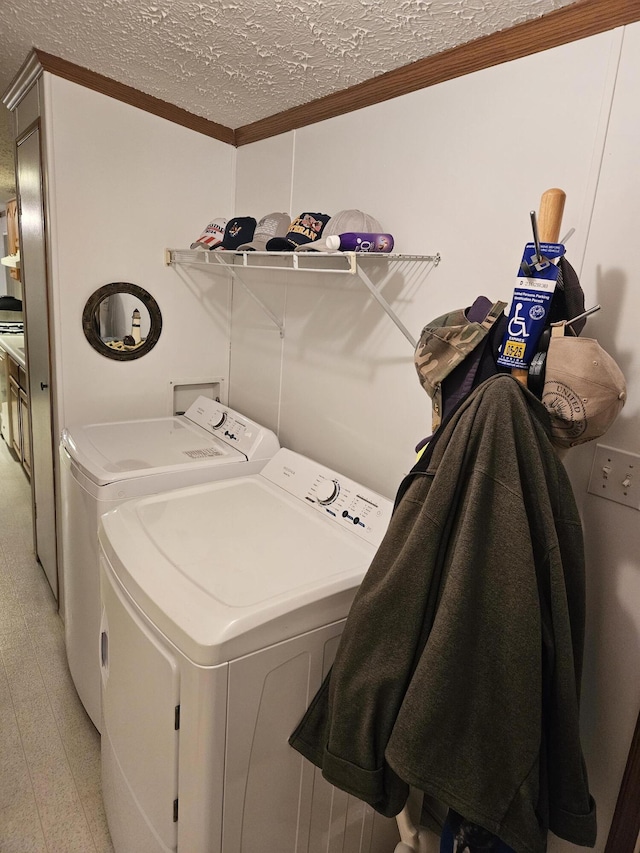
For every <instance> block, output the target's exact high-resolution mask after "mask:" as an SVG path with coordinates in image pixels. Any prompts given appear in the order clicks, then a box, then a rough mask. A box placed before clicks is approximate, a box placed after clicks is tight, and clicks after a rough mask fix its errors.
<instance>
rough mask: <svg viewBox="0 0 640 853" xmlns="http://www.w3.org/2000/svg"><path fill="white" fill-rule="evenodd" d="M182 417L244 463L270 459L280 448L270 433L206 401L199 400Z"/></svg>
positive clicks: (206, 399)
mask: <svg viewBox="0 0 640 853" xmlns="http://www.w3.org/2000/svg"><path fill="white" fill-rule="evenodd" d="M184 416H185V418H188V420H190V421H191V422H192V423H194V424H196V425H197V426H199V427H202V429H204V430H206V431H207V432H208V433H211V435H215V436H217V438H219V439H220V440H221V441H224V442H225V444H230V445H231V446H232V447H235V448H236V449H237V450H239V451H240V452H241V453H244V455H245V456H246V457H247V459H252V458H256V457H257V458H268V457H271V456H273V454H274V453H275V452H276V450H277V449H278V447H279V446H280V444H279V442H278V439H277V438H276V435H275V433H273V432H272V431H271V430H270V429H267V428H266V427H263V426H260V424H257V423H256V422H255V421H252V420H251V419H250V418H246V417H245V416H244V415H241V414H239V413H238V412H234V410H233V409H230V408H229V407H228V406H225V405H223V403H219V402H218V401H217V400H211V399H209V398H208V397H198V399H197V400H196V401H195V402H194V403H192V404H191V405H190V406H189V408H188V409H187V411H186V412H185V413H184Z"/></svg>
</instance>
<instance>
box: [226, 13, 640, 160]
mask: <svg viewBox="0 0 640 853" xmlns="http://www.w3.org/2000/svg"><path fill="white" fill-rule="evenodd" d="M637 20H640V0H579V1H578V2H577V3H573V4H572V5H571V6H565V7H563V8H562V9H558V10H556V11H555V12H551V13H550V14H548V15H544V16H542V17H540V18H536V19H535V20H533V21H526V22H525V23H522V24H518V25H517V26H515V27H512V28H511V29H508V30H502V31H500V32H497V33H493V34H491V35H488V36H483V37H482V38H479V39H476V40H475V41H472V42H469V43H467V44H463V45H460V46H458V47H454V48H452V49H451V50H446V51H444V52H443V53H439V54H437V55H435V56H430V57H427V58H426V59H419V60H418V61H417V62H412V63H410V64H409V65H405V66H403V67H402V68H397V69H395V70H394V71H388V72H387V73H386V74H381V75H379V76H378V77H373V78H372V79H371V80H366V81H364V82H363V83H359V84H358V85H356V86H351V87H349V88H348V89H343V90H342V91H340V92H335V93H333V94H332V95H326V96H325V97H323V98H318V99H317V100H315V101H311V102H310V103H308V104H303V105H302V106H299V107H293V108H292V109H289V110H284V111H283V112H281V113H276V114H275V115H273V116H269V117H268V118H264V119H261V120H260V121H256V122H253V123H252V124H246V125H244V126H242V127H239V128H237V129H236V132H235V137H236V145H247V144H249V143H251V142H257V141H259V140H261V139H267V138H269V137H271V136H276V135H277V134H280V133H285V132H287V131H290V130H296V129H297V128H299V127H305V126H306V125H309V124H314V123H315V122H319V121H325V120H326V119H330V118H334V117H335V116H339V115H343V114H345V113H348V112H352V111H353V110H359V109H362V108H363V107H369V106H372V105H373V104H378V103H381V102H382V101H387V100H390V99H391V98H397V97H399V96H400V95H406V94H408V93H409V92H415V91H417V90H418V89H424V88H426V87H428V86H433V85H435V84H436V83H443V82H444V81H446V80H452V79H454V78H456V77H461V76H463V75H465V74H471V73H473V72H474V71H481V70H482V69H484V68H490V67H491V66H493V65H499V64H501V63H503V62H510V61H511V60H513V59H521V58H522V57H524V56H529V55H531V54H534V53H539V52H540V51H543V50H548V49H549V48H552V47H558V46H560V45H562V44H568V43H569V42H572V41H577V40H578V39H583V38H587V37H588V36H592V35H596V34H598V33H601V32H606V31H607V30H612V29H615V28H616V27H620V26H624V25H625V24H630V23H633V22H634V21H637Z"/></svg>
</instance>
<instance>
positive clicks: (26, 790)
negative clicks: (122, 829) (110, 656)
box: [0, 439, 114, 853]
mask: <svg viewBox="0 0 640 853" xmlns="http://www.w3.org/2000/svg"><path fill="white" fill-rule="evenodd" d="M32 535H33V532H32V522H31V492H30V487H29V483H28V480H27V479H26V477H25V475H24V472H23V471H22V469H21V468H20V466H19V465H18V463H17V462H16V461H15V459H14V457H13V456H12V455H11V453H10V452H9V450H8V448H7V446H6V444H5V442H4V441H3V440H2V439H0V715H1V719H2V726H1V728H0V766H1V767H2V772H1V773H0V851H1V853H114V851H113V846H112V844H111V839H110V837H109V831H108V828H107V823H106V819H105V815H104V808H103V804H102V794H101V781H100V735H99V734H98V732H97V731H96V729H95V728H94V726H93V724H92V723H91V720H90V719H89V717H88V716H87V714H86V712H85V710H84V708H83V707H82V704H81V702H80V700H79V699H78V696H77V694H76V692H75V688H74V687H73V682H72V680H71V676H70V674H69V669H68V666H67V660H66V653H65V647H64V625H63V623H62V620H61V619H60V616H59V614H58V608H57V603H56V601H55V599H54V597H53V594H52V593H51V589H50V587H49V584H48V582H47V580H46V577H45V575H44V572H43V570H42V568H41V566H40V565H39V564H38V562H37V561H36V559H35V556H34V553H33V540H32Z"/></svg>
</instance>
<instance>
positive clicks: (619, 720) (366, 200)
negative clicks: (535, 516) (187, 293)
mask: <svg viewBox="0 0 640 853" xmlns="http://www.w3.org/2000/svg"><path fill="white" fill-rule="evenodd" d="M639 47H640V24H636V25H634V26H631V27H629V28H627V29H626V31H623V30H617V31H613V32H610V33H605V34H602V35H598V36H595V37H592V38H589V39H586V40H583V41H580V42H576V43H573V44H569V45H566V46H563V47H561V48H557V49H554V50H551V51H547V52H545V53H542V54H538V55H536V56H531V57H528V58H526V59H522V60H518V61H516V62H511V63H508V64H505V65H502V66H499V67H496V68H491V69H487V70H486V71H482V72H479V73H475V74H472V75H469V76H466V77H463V78H460V79H457V80H452V81H449V82H446V83H443V84H441V85H438V86H434V87H432V88H429V89H426V90H423V91H421V92H416V93H413V94H410V95H405V96H403V97H400V98H397V99H395V100H393V101H389V102H387V103H384V104H379V105H377V106H374V107H370V108H367V109H364V110H360V111H358V112H354V113H351V114H349V115H346V116H341V117H338V118H335V119H332V120H329V121H326V122H323V123H321V124H315V125H313V126H310V127H307V128H303V129H301V130H299V131H296V132H294V133H288V134H283V135H282V136H280V137H278V138H276V139H271V140H268V141H265V142H260V143H256V144H254V145H251V146H246V147H243V148H240V149H239V150H238V155H237V157H238V160H237V185H236V206H237V208H238V212H242V213H245V212H246V211H252V212H253V215H255V216H256V217H259V216H261V215H263V214H264V213H266V212H268V211H270V210H288V211H289V212H290V214H291V215H292V216H295V215H297V214H298V213H300V212H301V211H303V210H309V211H322V212H326V213H329V214H331V213H335V212H337V211H338V210H340V209H343V208H360V209H362V210H364V211H367V212H369V213H371V214H373V215H374V216H376V217H377V218H378V219H379V220H380V221H381V223H382V225H383V227H384V228H385V230H388V231H390V232H392V233H393V234H394V236H395V238H396V250H397V251H399V252H406V253H421V254H429V253H432V252H436V251H437V252H440V253H441V255H442V262H441V264H440V265H439V266H438V267H437V268H433V267H430V266H428V265H426V266H424V267H423V268H418V267H415V266H414V267H413V268H410V267H407V268H406V269H405V270H404V271H403V272H400V273H397V274H395V275H394V276H393V277H392V279H391V281H389V283H388V284H387V285H386V286H385V287H384V290H383V293H384V296H385V297H386V299H387V300H388V301H389V302H391V303H392V305H393V307H394V308H395V310H396V311H397V313H398V315H399V316H400V317H401V319H402V321H403V322H404V324H405V325H406V326H407V327H408V328H409V330H410V331H411V332H412V334H413V335H414V336H415V337H417V336H418V335H419V332H420V330H421V328H422V326H423V325H424V324H425V322H426V321H428V320H430V319H432V318H434V317H436V316H438V315H440V314H441V313H443V312H444V311H447V310H451V309H454V308H458V307H463V306H466V305H469V304H470V303H471V302H472V301H473V299H474V298H475V296H477V295H479V294H481V293H482V294H485V295H487V296H489V297H491V298H493V299H498V298H502V299H504V300H505V301H508V300H509V299H510V297H511V293H512V290H513V285H514V283H515V275H516V271H517V267H518V264H519V261H520V257H521V253H522V248H523V246H524V243H525V242H526V241H528V240H530V239H531V237H530V221H529V211H530V210H532V209H535V208H537V206H538V203H539V199H540V196H541V193H542V192H543V191H544V190H545V189H547V188H550V187H554V186H558V187H561V188H563V189H564V190H565V191H566V193H567V204H566V208H565V215H564V220H563V226H564V227H563V233H564V231H565V230H568V229H569V228H570V227H574V228H575V229H576V233H575V235H574V236H573V237H572V238H571V240H570V242H569V243H568V252H567V254H568V258H569V260H570V261H571V262H572V263H573V265H574V266H575V267H576V269H577V270H578V271H579V272H580V274H581V281H582V284H583V288H584V290H585V294H586V302H587V305H592V304H594V303H596V302H599V303H600V304H601V305H602V309H603V310H602V311H601V312H600V313H599V314H597V315H595V317H594V318H592V319H591V320H590V321H589V324H588V326H587V330H586V331H585V333H584V334H589V335H592V336H594V337H598V338H599V339H600V340H601V342H602V343H603V345H604V346H605V347H606V348H607V349H608V350H609V351H610V352H611V354H612V355H613V356H614V357H615V358H616V359H617V360H618V361H619V363H620V364H621V366H622V367H623V369H624V371H625V374H626V377H627V381H628V390H629V401H628V403H627V406H626V408H625V410H624V411H623V414H622V415H621V417H620V418H619V420H618V422H617V423H616V425H615V426H614V428H613V429H612V430H611V431H610V433H609V434H608V435H607V437H606V440H605V443H607V444H611V445H613V446H616V447H620V448H622V449H625V450H629V451H634V452H638V451H640V446H639V440H638V426H639V424H638V399H640V397H639V392H640V376H639V374H638V370H639V368H638V354H639V352H640V346H639V345H638V337H637V325H636V323H635V318H636V317H637V315H638V314H639V313H640V291H638V289H637V288H635V287H634V279H635V276H634V272H635V266H636V261H635V258H634V257H633V252H634V248H635V245H636V243H637V237H636V234H635V231H636V229H637V223H638V221H640V218H639V217H638V213H639V210H638V206H639V204H640V202H639V201H638V199H639V198H640V175H639V173H638V168H637V151H638V150H639V145H638V143H639V142H640V140H639V139H638V137H639V135H640V108H639V106H638V99H637V96H636V95H635V93H634V79H635V80H637V77H638V73H639V72H640V50H639ZM619 61H620V66H619V68H618V62H619ZM287 201H288V202H289V204H288V206H287V207H283V204H285V202H287ZM240 208H241V209H242V210H240ZM251 282H252V285H253V286H255V290H256V292H259V294H260V296H261V298H263V299H264V300H265V302H266V303H267V304H268V306H269V307H270V308H271V310H272V311H273V312H274V313H275V314H276V315H277V316H278V317H279V318H280V319H281V320H282V322H283V324H284V329H285V333H284V337H281V336H280V334H279V332H278V329H277V328H276V326H275V325H274V324H273V323H272V322H271V321H270V320H269V319H268V318H267V317H266V315H265V314H263V313H262V312H261V311H260V309H259V308H258V307H257V306H256V305H255V303H254V302H253V301H251V300H250V299H249V298H248V297H247V296H246V295H245V293H244V292H243V291H242V289H241V288H235V290H234V302H233V314H232V349H231V374H230V377H231V378H230V402H231V404H232V405H234V406H236V407H237V408H240V409H241V410H245V411H246V412H247V413H248V414H250V415H252V416H253V417H256V418H257V419H259V420H262V421H263V422H265V423H266V424H267V425H269V426H271V427H272V428H274V429H277V430H278V432H279V435H280V440H281V442H282V443H283V444H285V445H287V446H289V447H292V448H293V449H295V450H298V451H299V452H302V453H305V454H307V455H309V456H312V457H314V458H316V459H318V460H319V461H321V462H324V463H325V464H327V465H329V466H331V467H333V468H335V469H337V470H338V471H342V472H343V473H345V474H347V475H349V476H351V477H354V478H355V479H357V480H360V481H362V482H364V483H366V484H367V485H369V486H371V487H373V488H376V489H378V490H379V491H381V492H383V493H385V494H387V495H389V496H392V495H393V494H394V492H395V489H396V488H397V485H398V484H399V482H400V479H401V477H402V475H403V473H404V472H405V471H406V470H408V469H409V468H410V467H411V465H412V464H413V459H414V453H413V448H414V445H415V444H416V443H417V441H419V440H420V439H421V438H422V437H423V436H425V435H426V434H427V433H428V432H429V423H430V400H429V399H428V398H427V397H426V395H425V394H424V392H423V391H422V390H421V388H420V386H419V383H418V380H417V377H416V374H415V370H414V367H413V350H412V347H411V345H410V344H409V343H408V341H407V340H406V339H405V338H404V337H403V335H402V334H401V333H400V332H399V330H398V329H397V328H396V327H395V326H394V325H393V324H392V323H391V322H390V321H389V319H388V318H387V317H386V315H385V314H384V313H383V312H382V311H381V310H380V309H379V308H378V306H377V305H376V304H375V303H374V302H373V300H372V299H371V297H370V296H369V295H368V293H367V291H366V290H365V289H364V287H362V286H358V284H357V282H354V281H345V280H344V279H342V280H334V279H333V278H321V277H320V276H315V275H306V274H305V275H304V276H300V275H294V274H292V273H279V274H275V273H270V274H269V275H265V276H264V279H263V280H260V279H259V277H258V276H257V275H256V274H252V277H251ZM594 449H595V444H592V445H587V446H585V447H584V448H580V449H576V450H573V451H571V452H570V454H569V456H568V458H567V467H568V468H569V470H570V473H571V476H572V480H573V482H574V486H575V491H576V496H577V499H578V502H579V504H580V506H581V508H582V512H583V515H584V520H585V531H586V545H587V556H588V591H589V613H588V625H587V647H586V655H585V677H584V681H583V742H584V747H585V752H586V758H587V764H588V767H589V770H590V778H591V787H592V792H593V793H594V796H595V797H596V800H597V802H598V809H599V826H600V831H599V837H598V844H597V847H596V851H602V850H603V849H604V845H605V842H606V836H607V833H608V829H609V824H610V821H611V817H612V813H613V808H614V805H615V799H616V797H617V792H618V787H619V784H620V780H621V776H622V772H623V768H624V761H625V758H626V752H627V750H628V747H629V743H630V739H631V734H632V731H633V725H634V723H635V718H636V715H637V713H638V707H639V705H640V684H639V682H638V678H637V669H638V665H637V661H638V659H639V655H640V556H639V555H640V549H639V548H638V545H639V544H640V543H639V537H638V533H637V530H638V521H639V520H640V517H639V516H638V513H637V511H634V510H631V509H627V508H625V507H622V506H620V505H617V504H613V503H609V502H606V501H604V500H602V499H599V498H593V497H591V496H587V495H586V482H587V478H588V473H589V469H590V466H591V460H592V456H593V452H594ZM565 849H566V850H569V849H575V848H573V847H571V845H567V844H565V843H563V842H560V841H558V840H555V839H552V841H551V843H550V850H552V851H562V850H565Z"/></svg>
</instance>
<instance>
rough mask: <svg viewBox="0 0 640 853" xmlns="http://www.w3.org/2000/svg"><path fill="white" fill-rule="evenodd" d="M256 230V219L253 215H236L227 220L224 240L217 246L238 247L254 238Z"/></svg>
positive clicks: (218, 248)
mask: <svg viewBox="0 0 640 853" xmlns="http://www.w3.org/2000/svg"><path fill="white" fill-rule="evenodd" d="M255 230H256V221H255V219H254V218H253V216H235V217H234V218H233V219H230V220H229V221H228V222H227V225H226V227H225V229H224V236H223V238H222V242H221V244H220V245H219V246H217V247H216V248H217V250H218V251H220V249H237V248H238V246H241V245H242V244H243V243H249V242H250V241H251V240H253V235H254V233H255Z"/></svg>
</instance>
